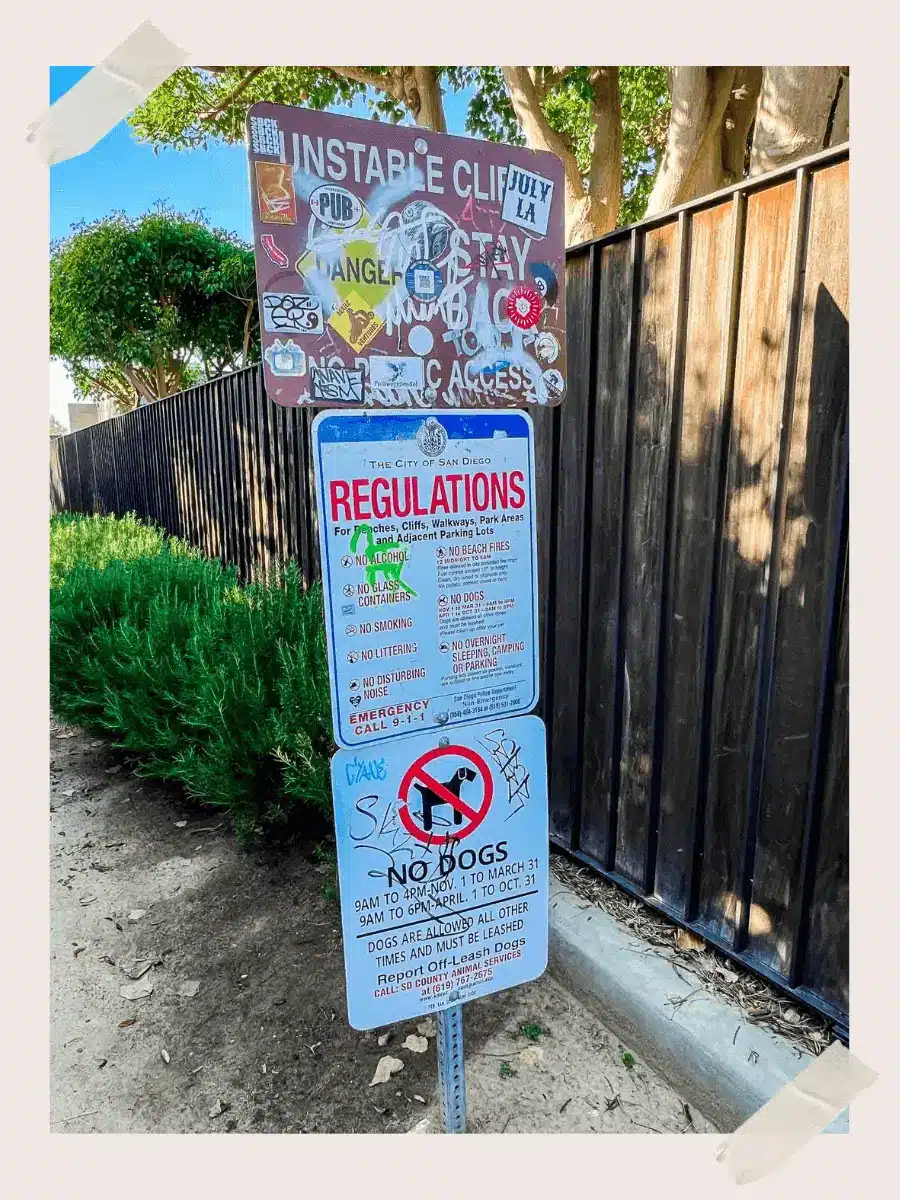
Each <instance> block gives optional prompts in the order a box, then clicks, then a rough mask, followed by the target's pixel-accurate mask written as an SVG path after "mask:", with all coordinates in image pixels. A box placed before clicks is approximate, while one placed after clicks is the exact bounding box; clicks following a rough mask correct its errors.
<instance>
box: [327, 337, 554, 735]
mask: <svg viewBox="0 0 900 1200" xmlns="http://www.w3.org/2000/svg"><path fill="white" fill-rule="evenodd" d="M394 361H395V362H403V361H404V360H402V359H396V360H394ZM316 375H318V372H316ZM315 386H316V387H317V388H318V387H319V383H318V381H316V385H315ZM313 441H314V459H315V472H316V494H317V501H318V509H319V513H318V515H319V538H320V544H321V548H322V575H323V581H324V591H325V613H326V631H327V639H328V662H329V673H330V679H331V705H332V716H333V721H334V737H335V741H336V742H337V743H338V745H339V746H345V747H352V748H355V747H357V746H361V745H366V744H372V743H375V742H384V741H386V740H388V739H390V738H394V737H399V736H402V735H404V734H409V733H415V732H417V731H418V730H421V729H427V728H435V727H438V728H444V729H448V730H449V729H452V728H454V727H456V726H459V725H462V724H465V723H466V722H468V721H477V720H483V719H486V718H487V717H490V716H495V715H503V716H507V717H508V716H513V715H515V714H517V713H526V712H529V711H530V710H531V709H532V708H533V707H534V705H535V703H536V700H537V695H538V667H537V600H536V595H537V590H536V589H537V584H536V580H537V548H536V540H535V520H534V453H533V444H532V443H533V428H532V423H531V418H530V417H529V416H528V414H527V413H524V412H517V411H512V410H507V411H505V412H503V411H493V412H491V411H483V412H469V413H441V414H440V416H436V415H434V416H432V415H425V414H423V413H414V412H412V413H411V412H400V413H378V412H374V413H360V414H356V413H348V412H326V413H322V414H320V415H319V416H318V417H317V418H316V420H315V421H314V423H313Z"/></svg>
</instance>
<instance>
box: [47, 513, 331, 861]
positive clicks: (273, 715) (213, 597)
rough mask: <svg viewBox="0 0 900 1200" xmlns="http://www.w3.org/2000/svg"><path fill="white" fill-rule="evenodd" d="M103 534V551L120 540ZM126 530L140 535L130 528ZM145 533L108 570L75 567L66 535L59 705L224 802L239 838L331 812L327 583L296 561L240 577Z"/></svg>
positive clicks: (53, 602)
mask: <svg viewBox="0 0 900 1200" xmlns="http://www.w3.org/2000/svg"><path fill="white" fill-rule="evenodd" d="M104 520H110V518H104ZM135 524H137V523H135ZM138 528H141V527H140V526H139V525H138ZM154 532H155V533H157V534H158V531H154ZM103 537H107V538H108V541H107V542H104V540H103ZM103 537H100V536H98V537H97V539H96V545H97V546H98V547H100V548H99V549H98V556H99V557H103V555H104V553H105V551H104V550H103V549H102V547H103V546H104V545H112V544H114V543H115V535H114V534H109V535H103ZM76 540H77V539H76ZM122 540H123V544H125V545H126V548H130V549H132V550H133V549H134V548H135V547H136V546H137V545H139V544H141V543H140V536H139V535H138V536H136V537H133V536H132V532H131V530H129V531H128V534H127V536H124V535H123V539H122ZM87 542H89V539H87V540H86V543H85V544H87ZM145 544H146V546H147V547H148V551H147V554H146V555H145V556H144V557H131V558H130V559H128V560H126V561H119V560H113V561H110V562H108V564H107V565H105V566H103V567H102V569H98V568H97V567H96V566H87V565H85V563H84V561H78V560H77V559H76V561H75V563H74V565H69V563H70V561H71V552H70V550H71V548H70V544H69V543H66V552H67V554H68V555H69V559H68V560H67V572H66V573H65V576H64V581H63V582H62V583H61V584H60V585H59V586H57V587H54V588H53V589H52V591H51V599H50V616H51V629H50V674H51V697H52V702H53V706H54V710H55V711H56V712H57V713H58V715H59V716H61V717H62V718H64V719H66V720H69V721H72V722H75V723H77V724H81V725H84V726H87V727H89V728H94V729H99V730H103V731H105V732H107V733H111V734H113V735H114V737H115V744H116V745H118V746H120V747H121V748H123V749H126V750H130V751H132V752H134V753H136V754H137V755H138V756H139V758H140V765H139V767H138V773H139V774H142V775H146V776H150V777H154V778H158V779H165V780H172V781H176V782H178V783H180V784H182V785H183V787H184V788H185V790H186V792H187V793H188V795H190V796H192V797H194V798H195V799H197V800H198V801H202V802H204V803H207V804H213V805H217V806H219V807H221V808H223V809H225V810H227V811H228V812H229V813H230V814H231V816H232V818H233V820H234V825H235V829H236V831H237V833H238V835H239V836H240V837H241V838H244V839H246V838H249V837H252V836H255V835H256V834H258V833H260V832H262V831H263V830H264V829H266V828H268V827H271V826H273V825H278V824H281V825H285V824H287V823H289V822H290V823H292V824H293V823H294V822H295V821H297V820H298V819H300V818H301V817H302V815H303V813H304V812H305V813H307V814H309V813H310V811H311V810H312V811H316V812H318V813H319V814H321V815H327V814H328V813H329V812H330V793H329V772H328V758H329V755H330V752H331V749H332V741H331V732H330V725H331V722H330V705H329V694H328V673H327V668H326V663H325V630H324V621H323V617H322V595H321V588H320V587H319V586H315V587H313V588H311V589H309V590H306V589H304V587H303V581H302V578H301V577H300V574H299V572H298V571H297V569H296V567H294V566H292V565H291V566H288V567H286V568H284V569H283V570H282V571H280V572H278V573H277V574H276V575H275V576H274V577H273V578H272V579H270V580H268V581H266V582H261V583H257V584H253V585H250V586H248V587H240V586H239V585H238V580H237V575H236V573H235V571H234V570H233V569H231V568H225V567H223V566H222V565H221V564H220V563H219V562H217V561H211V560H209V559H205V558H203V557H201V556H200V555H197V554H193V553H192V554H190V555H188V554H185V553H183V551H182V549H181V548H180V547H176V548H175V550H174V552H173V549H172V547H171V544H170V542H169V540H167V539H164V538H161V540H160V542H159V544H158V545H155V544H154V543H151V542H150V541H147V542H146V543H145ZM154 545H155V548H154ZM78 553H81V551H78Z"/></svg>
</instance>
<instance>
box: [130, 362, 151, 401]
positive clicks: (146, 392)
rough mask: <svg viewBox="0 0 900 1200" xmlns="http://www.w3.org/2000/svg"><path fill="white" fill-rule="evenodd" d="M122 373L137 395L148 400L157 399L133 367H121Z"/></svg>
mask: <svg viewBox="0 0 900 1200" xmlns="http://www.w3.org/2000/svg"><path fill="white" fill-rule="evenodd" d="M122 373H123V374H124V376H125V378H126V379H127V380H128V382H129V383H130V384H131V386H132V387H133V388H134V390H135V391H136V392H137V394H138V395H139V396H142V397H143V398H144V399H145V400H147V401H148V402H149V401H152V400H156V399H158V397H157V396H155V395H154V394H153V391H152V389H151V388H150V387H149V386H148V384H147V383H146V382H145V380H144V379H143V378H142V376H141V374H140V372H139V371H138V370H137V369H136V368H135V367H123V368H122Z"/></svg>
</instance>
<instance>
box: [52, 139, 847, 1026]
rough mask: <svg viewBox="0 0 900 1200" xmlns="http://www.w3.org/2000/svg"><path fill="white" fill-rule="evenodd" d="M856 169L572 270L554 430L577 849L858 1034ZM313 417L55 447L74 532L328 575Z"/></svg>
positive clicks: (124, 430) (541, 519) (169, 419)
mask: <svg viewBox="0 0 900 1200" xmlns="http://www.w3.org/2000/svg"><path fill="white" fill-rule="evenodd" d="M848 175H849V152H848V150H847V148H846V147H843V148H837V149H835V150H832V151H827V152H824V153H823V154H820V155H817V156H814V157H813V158H811V159H809V160H807V161H806V162H805V163H803V164H799V166H795V167H793V168H790V169H787V170H784V171H781V172H775V173H773V175H772V176H769V177H765V176H764V177H760V178H758V179H755V180H751V181H747V182H745V183H743V184H740V185H738V186H737V187H735V188H732V189H726V190H725V191H724V192H723V193H720V194H718V195H715V196H711V197H704V198H703V199H701V200H699V201H695V202H692V203H691V204H689V205H686V206H683V207H682V208H681V209H680V210H678V211H676V212H675V213H669V214H662V215H661V216H659V217H657V218H654V219H652V220H650V221H646V222H643V223H641V224H639V225H636V226H634V227H633V228H632V229H630V230H619V231H616V232H615V233H613V234H611V235H609V236H608V237H605V238H602V239H599V240H597V241H596V242H593V243H589V244H586V245H582V246H579V247H575V248H573V249H572V250H570V251H569V254H568V261H567V280H566V299H567V316H568V339H569V362H570V367H569V372H570V373H569V380H568V394H567V396H566V398H565V401H564V403H563V405H562V406H561V407H560V408H556V409H552V410H548V409H543V410H542V409H537V410H535V411H533V413H532V415H533V419H534V426H535V466H536V481H535V482H536V502H537V529H538V589H539V597H538V627H539V640H540V647H539V654H540V664H541V665H540V670H541V693H540V703H539V711H540V712H541V713H542V715H543V717H544V720H545V723H546V725H547V731H548V763H549V779H550V796H549V807H550V824H551V839H552V840H553V842H554V843H555V844H556V845H558V846H560V847H562V848H564V849H565V850H566V851H567V852H569V853H571V854H574V855H575V856H576V857H577V858H578V859H579V860H580V861H582V862H584V863H588V864H590V865H591V866H593V867H595V868H596V869H597V870H598V871H600V872H601V873H603V874H604V875H605V876H606V877H607V878H608V879H611V880H613V881H615V882H616V883H617V884H619V885H620V886H622V887H623V888H625V889H626V890H628V891H629V892H630V893H631V894H632V895H635V896H639V897H641V898H642V899H643V900H644V901H645V902H646V903H648V904H649V905H651V906H653V907H656V908H659V909H661V910H663V911H665V912H667V913H669V914H670V915H671V916H673V917H674V918H675V919H676V920H677V921H679V922H681V923H682V924H684V925H686V926H688V927H689V928H691V929H693V930H695V931H696V932H699V933H701V934H702V935H703V936H704V937H706V938H707V939H708V940H709V941H710V942H711V943H712V944H713V945H715V946H716V947H717V948H719V949H720V950H722V951H724V952H725V953H726V954H728V955H730V956H732V957H733V958H735V959H737V960H739V961H741V962H743V963H745V964H746V965H748V966H750V967H752V968H753V969H754V970H756V971H758V972H759V973H761V974H762V975H764V976H765V977H766V978H767V979H769V980H771V981H773V982H774V983H776V984H777V985H778V986H779V987H781V988H782V989H784V990H785V991H786V992H788V993H789V994H790V995H792V996H794V997H795V998H797V999H800V1000H803V1001H806V1002H809V1003H811V1004H813V1005H815V1006H817V1007H818V1008H819V1009H820V1010H821V1011H822V1012H824V1013H826V1014H828V1015H829V1016H831V1017H833V1018H834V1019H835V1020H836V1021H837V1023H838V1025H839V1028H841V1029H844V1028H845V1023H846V1020H847V1013H848V982H847V981H848V975H847V972H848V948H847V936H848V916H847V904H848V853H847V828H848V826H847V803H848V779H847V753H848V749H847V715H848V687H849V675H848V639H849V630H848V584H847V567H846V564H847V561H848V538H849V534H848V511H849V507H848V500H847V492H848V461H849V460H848V450H847V442H848V432H847V431H848V403H847V398H848V371H847V357H848V307H847V306H848V291H849V284H848V265H847V245H848V241H849V237H848V233H849V228H848V215H847V210H848ZM314 417H315V412H314V411H312V410H308V409H307V410H296V409H283V408H279V407H276V406H273V405H272V404H271V403H270V402H269V401H268V399H267V398H266V396H265V392H264V390H263V378H262V372H261V370H260V369H259V368H258V367H257V368H252V369H248V370H246V371H242V372H238V373H236V374H233V375H229V376H226V377H224V378H222V379H217V380H213V381H212V382H210V383H208V384H204V385H201V386H200V387H197V388H193V389H191V390H190V391H189V392H187V393H184V394H182V395H180V396H173V397H169V398H167V399H166V400H163V401H160V402H158V403H155V404H153V405H151V406H147V407H142V408H140V409H138V410H137V411H135V412H132V413H129V414H127V415H125V416H123V417H119V418H116V419H114V420H113V421H110V422H107V423H105V425H104V426H101V427H92V428H91V429H87V430H83V431H81V432H79V433H76V434H72V435H69V436H68V437H65V438H61V439H59V440H58V441H56V442H55V443H54V444H53V445H51V461H50V492H51V505H52V507H53V508H54V509H57V510H60V509H70V510H74V511H84V512H124V511H129V510H133V511H135V512H137V513H138V514H139V515H140V516H141V517H143V518H145V519H147V520H150V521H154V522H156V523H158V524H160V525H162V526H163V527H165V528H166V529H167V530H168V531H169V532H170V533H173V534H176V535H178V536H182V537H184V538H186V539H187V540H189V541H191V542H192V543H194V544H196V545H198V546H200V547H201V548H202V549H203V550H204V551H205V552H206V553H208V554H210V555H212V556H218V557H219V558H220V559H221V560H222V561H223V562H227V563H231V564H233V565H235V566H236V567H237V569H238V571H239V573H240V575H241V577H242V578H243V579H250V578H252V577H254V575H256V576H259V575H261V574H262V573H263V572H265V571H268V570H271V569H272V568H273V567H274V566H275V565H276V564H278V563H280V562H283V561H285V560H287V559H293V560H295V561H296V562H297V563H298V565H299V568H300V570H301V572H302V574H303V576H304V578H305V579H306V580H307V581H312V580H313V579H315V578H316V577H317V576H318V574H319V548H318V530H317V527H316V514H315V502H314V485H313V461H312V440H311V425H312V421H313V419H314Z"/></svg>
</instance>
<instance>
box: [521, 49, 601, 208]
mask: <svg viewBox="0 0 900 1200" xmlns="http://www.w3.org/2000/svg"><path fill="white" fill-rule="evenodd" d="M502 70H503V77H504V79H505V80H506V86H507V87H508V88H509V98H510V101H511V102H512V106H513V111H514V112H515V114H516V118H517V120H518V122H519V125H520V126H521V128H522V133H523V134H524V135H525V141H526V142H527V143H528V145H529V146H530V147H531V149H532V150H551V151H552V152H553V153H554V154H556V155H558V156H559V157H560V158H561V159H562V161H563V167H564V169H565V175H566V192H567V194H568V193H570V192H571V195H572V198H573V199H578V198H580V197H581V196H583V195H584V185H583V183H582V180H581V172H580V171H579V170H578V163H577V162H576V160H575V155H574V154H573V153H572V151H571V150H570V149H569V147H568V146H567V145H566V144H565V142H564V140H563V138H562V136H561V135H560V134H559V133H557V131H556V130H555V129H553V128H552V127H551V125H550V123H549V121H548V120H547V117H546V115H545V113H544V110H543V109H542V108H541V103H540V97H539V96H538V92H537V88H536V87H535V84H534V81H533V80H532V78H531V75H530V73H529V71H528V68H527V67H503V68H502Z"/></svg>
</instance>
